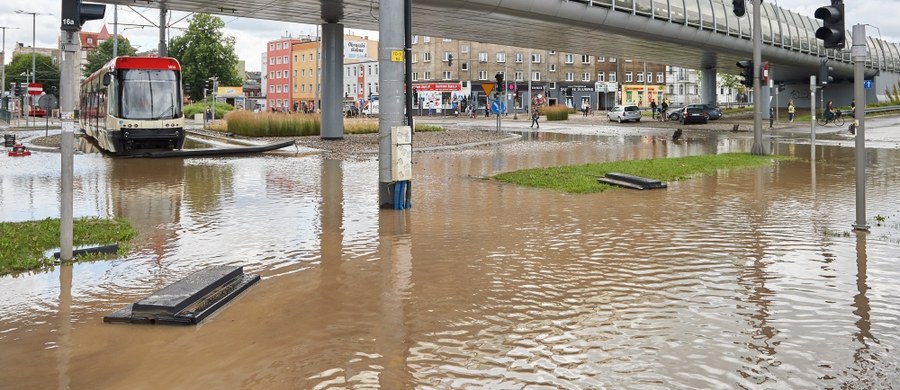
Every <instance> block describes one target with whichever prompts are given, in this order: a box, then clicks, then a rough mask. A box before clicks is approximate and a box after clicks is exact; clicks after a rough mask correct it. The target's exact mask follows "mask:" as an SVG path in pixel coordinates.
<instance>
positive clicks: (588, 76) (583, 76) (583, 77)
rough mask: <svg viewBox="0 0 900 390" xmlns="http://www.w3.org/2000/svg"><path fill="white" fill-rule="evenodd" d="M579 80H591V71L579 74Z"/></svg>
mask: <svg viewBox="0 0 900 390" xmlns="http://www.w3.org/2000/svg"><path fill="white" fill-rule="evenodd" d="M581 81H591V73H590V72H584V73H582V74H581Z"/></svg>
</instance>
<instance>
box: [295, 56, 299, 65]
mask: <svg viewBox="0 0 900 390" xmlns="http://www.w3.org/2000/svg"><path fill="white" fill-rule="evenodd" d="M298 58H300V56H298V55H296V54H294V63H295V64H296V63H297V61H298Z"/></svg>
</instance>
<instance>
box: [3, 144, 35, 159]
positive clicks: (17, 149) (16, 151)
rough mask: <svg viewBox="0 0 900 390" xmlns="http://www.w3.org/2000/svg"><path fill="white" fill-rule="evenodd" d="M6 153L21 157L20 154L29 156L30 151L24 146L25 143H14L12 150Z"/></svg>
mask: <svg viewBox="0 0 900 390" xmlns="http://www.w3.org/2000/svg"><path fill="white" fill-rule="evenodd" d="M7 155H9V156H12V157H22V156H30V155H31V151H30V150H28V149H26V148H25V145H22V144H15V145H13V148H12V150H10V151H9V153H7Z"/></svg>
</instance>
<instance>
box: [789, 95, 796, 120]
mask: <svg viewBox="0 0 900 390" xmlns="http://www.w3.org/2000/svg"><path fill="white" fill-rule="evenodd" d="M796 111H797V110H796V109H795V108H794V99H791V100H789V101H788V122H791V123H793V122H794V113H796Z"/></svg>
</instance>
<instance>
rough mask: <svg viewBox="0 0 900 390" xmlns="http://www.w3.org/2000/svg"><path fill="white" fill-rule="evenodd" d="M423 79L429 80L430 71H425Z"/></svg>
mask: <svg viewBox="0 0 900 390" xmlns="http://www.w3.org/2000/svg"><path fill="white" fill-rule="evenodd" d="M425 80H426V81H427V80H431V72H429V71H425Z"/></svg>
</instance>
